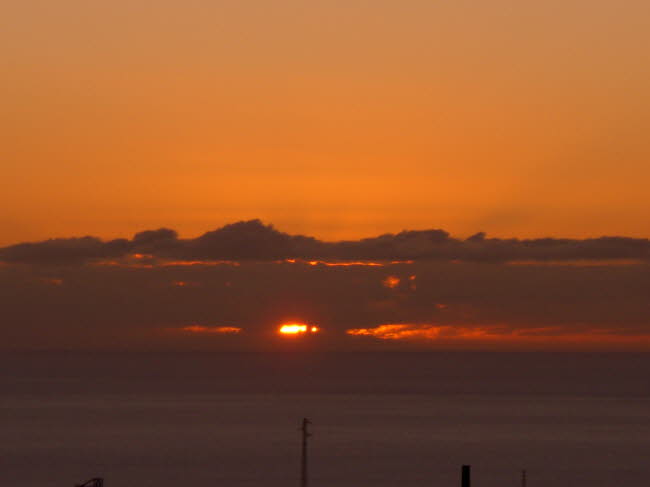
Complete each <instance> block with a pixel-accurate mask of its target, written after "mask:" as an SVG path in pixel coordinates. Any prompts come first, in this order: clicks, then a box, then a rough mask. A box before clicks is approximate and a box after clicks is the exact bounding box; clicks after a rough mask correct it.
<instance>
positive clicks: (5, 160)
mask: <svg viewBox="0 0 650 487" xmlns="http://www.w3.org/2000/svg"><path fill="white" fill-rule="evenodd" d="M648 18H650V3H648V2H647V1H645V0H626V1H625V2H618V1H614V0H590V1H587V0H581V1H577V0H561V1H560V0H549V1H545V2H521V1H516V0H494V1H490V2H476V1H469V0H456V1H454V2H433V1H430V0H410V1H409V2H394V1H384V0H365V1H360V0H345V1H338V0H331V1H322V2H304V1H302V0H293V1H287V0H277V1H273V2H267V1H263V0H257V1H254V0H250V1H245V0H243V1H229V2H221V1H217V2H206V1H198V0H186V1H183V2H180V1H175V0H174V1H172V0H159V1H157V2H145V1H142V0H128V1H126V0H118V1H113V2H88V1H85V0H61V1H57V2H51V1H35V0H24V1H21V2H17V1H14V2H6V3H4V4H3V6H1V7H0V19H2V20H0V22H1V23H2V28H0V65H1V66H2V72H3V74H2V85H3V87H2V90H1V92H0V97H1V101H2V107H3V108H2V111H1V112H0V165H1V169H2V181H3V184H2V191H0V224H1V228H2V231H1V232H0V245H1V244H9V243H14V242H18V241H23V240H37V239H44V238H48V237H54V236H61V237H67V236H71V235H80V234H94V235H98V236H101V237H116V236H129V235H131V234H132V233H134V232H136V231H139V230H142V229H144V228H154V227H159V226H168V227H171V228H175V229H177V230H178V231H179V232H180V233H181V235H182V236H187V237H189V236H194V235H197V234H199V233H202V232H203V231H206V230H208V229H212V228H215V227H217V226H220V225H222V224H224V223H227V222H232V221H235V220H239V219H245V218H262V219H264V220H266V221H268V222H272V223H274V224H275V225H276V226H277V227H279V228H281V229H282V230H284V231H288V232H302V233H307V234H310V235H315V236H318V237H321V238H326V239H337V238H353V237H359V236H367V235H373V234H377V233H380V232H386V231H399V230H401V229H402V228H431V227H440V228H444V229H446V230H448V231H450V232H452V233H454V234H457V235H460V236H463V235H469V234H471V233H474V232H476V231H479V230H485V231H487V232H488V233H491V234H493V235H499V236H542V235H561V236H572V237H583V236H597V235H601V234H625V235H630V236H639V237H647V236H649V235H650V192H648V191H647V182H648V181H649V180H650V164H649V161H650V159H649V157H648V156H649V155H650V138H649V137H648V129H649V128H650V115H649V114H650V94H649V92H648V89H647V87H648V86H650V69H649V68H648V66H650V47H648V46H650V29H648V28H647V27H648V23H647V19H648Z"/></svg>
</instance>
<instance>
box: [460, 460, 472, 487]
mask: <svg viewBox="0 0 650 487" xmlns="http://www.w3.org/2000/svg"><path fill="white" fill-rule="evenodd" d="M460 485H461V486H462V487H470V466H469V465H463V467H462V468H461V470H460Z"/></svg>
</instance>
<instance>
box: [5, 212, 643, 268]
mask: <svg viewBox="0 0 650 487" xmlns="http://www.w3.org/2000/svg"><path fill="white" fill-rule="evenodd" d="M133 253H141V254H148V255H151V256H152V257H153V258H161V259H199V260H242V261H272V260H280V259H289V258H300V259H307V260H312V259H313V260H321V259H322V260H327V259H329V260H340V261H348V260H419V261H424V260H437V261H454V260H460V261H469V262H508V261H527V260H530V261H568V260H607V259H613V260H620V259H633V260H634V259H636V260H643V261H647V260H650V241H649V240H648V239H641V238H628V237H600V238H589V239H561V238H539V239H527V240H526V239H500V238H487V236H486V235H485V234H484V233H477V234H476V235H473V236H471V237H469V238H468V239H465V240H462V239H457V238H453V237H451V236H450V235H449V234H448V233H447V232H445V231H443V230H420V231H403V232H400V233H397V234H385V235H380V236H378V237H373V238H365V239H361V240H353V241H340V242H324V241H321V240H318V239H316V238H313V237H308V236H304V235H290V234H288V233H284V232H281V231H279V230H277V229H275V228H274V227H273V226H272V225H265V224H263V223H262V222H261V221H259V220H251V221H245V222H238V223H234V224H230V225H225V226H224V227H222V228H219V229H217V230H214V231H211V232H207V233H205V234H204V235H202V236H200V237H198V238H195V239H179V238H178V235H177V234H176V232H175V231H174V230H169V229H164V228H163V229H159V230H148V231H144V232H140V233H138V234H136V235H135V236H134V237H133V239H131V240H125V239H119V240H112V241H107V242H104V241H102V240H100V239H98V238H94V237H83V238H71V239H56V240H47V241H44V242H38V243H21V244H18V245H13V246H10V247H5V248H3V249H0V260H2V261H5V262H22V263H40V264H46V263H52V264H57V263H70V262H85V261H89V260H93V259H106V258H120V257H125V256H127V255H129V254H133Z"/></svg>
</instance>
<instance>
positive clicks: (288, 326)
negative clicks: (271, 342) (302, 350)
mask: <svg viewBox="0 0 650 487" xmlns="http://www.w3.org/2000/svg"><path fill="white" fill-rule="evenodd" d="M319 331H320V328H318V327H317V326H313V325H308V324H307V323H284V324H282V325H280V328H279V329H278V332H279V333H280V334H281V335H306V334H311V333H318V332H319Z"/></svg>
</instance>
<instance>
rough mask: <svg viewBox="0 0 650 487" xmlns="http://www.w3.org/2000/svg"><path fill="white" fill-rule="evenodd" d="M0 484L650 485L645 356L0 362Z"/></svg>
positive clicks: (124, 357) (154, 357)
mask: <svg viewBox="0 0 650 487" xmlns="http://www.w3.org/2000/svg"><path fill="white" fill-rule="evenodd" d="M0 367H1V368H0V373H1V374H2V375H1V377H0V391H1V394H2V396H1V402H0V486H2V487H14V486H16V487H18V486H23V487H49V486H52V487H54V486H68V487H72V486H73V485H74V484H75V483H80V482H82V481H84V480H86V479H88V478H90V477H95V476H102V477H104V478H105V479H106V480H105V481H106V487H126V486H135V485H138V486H156V487H171V486H179V487H180V486H188V485H201V486H205V485H213V486H220V485H222V486H232V487H244V486H290V487H297V486H298V471H299V453H300V433H299V431H298V427H299V424H300V422H301V420H302V418H303V417H304V416H306V417H308V418H310V419H311V421H312V422H313V433H314V434H313V437H312V438H310V474H311V475H310V487H320V486H323V487H325V486H338V487H347V486H350V487H352V486H357V487H358V486H400V487H410V486H413V487H419V486H422V487H424V486H457V485H460V481H459V478H460V466H461V464H464V463H465V464H471V465H472V477H473V478H472V480H473V485H475V486H479V487H497V486H499V487H501V486H513V487H514V486H519V485H521V483H520V475H521V474H520V472H521V470H522V469H523V468H525V469H527V472H528V486H529V487H534V486H545V487H546V486H558V487H561V486H567V487H568V486H571V487H579V486H590V487H597V486H611V487H619V486H626V487H642V486H643V487H647V486H648V485H650V355H647V354H572V353H557V354H552V353H525V354H524V353H521V354H517V353H478V352H455V353H451V352H449V353H447V352H446V353H403V354H402V353H362V354H359V353H357V354H352V353H342V354H334V353H315V354H297V353H289V354H281V353H268V354H245V353H233V354H142V355H138V354H132V353H125V354H108V353H97V354H74V353H70V354H64V353H35V354H4V355H3V356H1V357H0Z"/></svg>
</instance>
